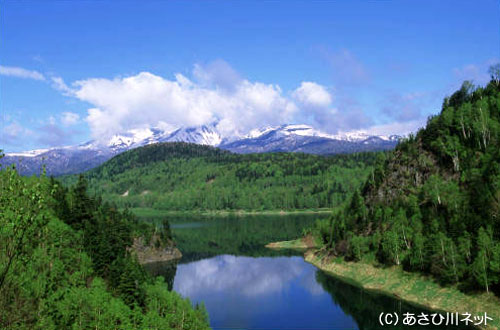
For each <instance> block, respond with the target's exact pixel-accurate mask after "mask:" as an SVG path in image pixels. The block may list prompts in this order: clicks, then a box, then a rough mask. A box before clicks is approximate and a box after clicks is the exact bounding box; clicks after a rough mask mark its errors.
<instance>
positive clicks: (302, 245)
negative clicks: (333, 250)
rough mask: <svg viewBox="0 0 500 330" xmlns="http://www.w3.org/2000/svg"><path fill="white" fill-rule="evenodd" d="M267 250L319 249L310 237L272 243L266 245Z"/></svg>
mask: <svg viewBox="0 0 500 330" xmlns="http://www.w3.org/2000/svg"><path fill="white" fill-rule="evenodd" d="M266 247H267V248H269V249H298V250H304V249H312V248H316V247H319V245H318V243H317V242H315V241H314V238H313V237H312V236H311V235H307V236H306V237H302V238H297V239H293V240H290V241H281V242H273V243H269V244H267V245H266Z"/></svg>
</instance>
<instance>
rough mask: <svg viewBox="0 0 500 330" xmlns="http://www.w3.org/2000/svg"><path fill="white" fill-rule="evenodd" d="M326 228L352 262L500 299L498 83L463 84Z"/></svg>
mask: <svg viewBox="0 0 500 330" xmlns="http://www.w3.org/2000/svg"><path fill="white" fill-rule="evenodd" d="M348 204H349V205H348V206H347V207H345V208H343V209H341V210H340V211H338V212H336V213H335V214H334V215H333V216H332V218H331V219H330V221H329V223H328V222H327V223H324V225H323V226H322V227H321V228H319V231H320V232H321V236H322V238H323V241H324V243H325V247H326V249H328V250H330V251H331V253H333V254H335V255H339V256H344V257H345V258H346V259H347V260H361V259H364V260H375V261H376V262H378V263H381V264H385V265H402V266H403V267H404V268H405V269H407V270H411V271H416V272H422V273H425V274H431V275H432V276H434V277H435V278H436V279H438V280H439V281H441V282H442V283H449V284H454V283H457V284H459V287H460V288H462V289H467V290H478V289H479V290H485V291H490V292H491V291H493V292H495V293H496V294H497V295H499V294H500V285H499V281H500V218H499V217H500V213H499V212H500V84H499V81H498V75H495V76H493V79H492V81H491V82H490V83H489V84H488V85H487V86H486V87H476V86H473V85H472V84H471V83H469V82H465V83H464V84H463V85H462V87H461V88H460V89H459V90H458V91H456V92H455V93H454V94H453V95H451V96H450V97H448V98H446V99H445V100H444V102H443V106H442V110H441V113H440V114H439V115H437V116H433V117H430V118H429V119H428V122H427V126H426V127H425V128H424V129H422V130H420V131H419V132H418V133H417V134H416V135H415V136H410V137H409V138H408V139H406V140H405V141H404V142H402V143H400V144H399V145H398V146H397V147H396V150H395V151H394V152H393V153H391V154H389V156H388V158H387V159H386V160H385V161H383V162H378V163H377V164H376V165H375V168H374V170H373V172H372V174H371V175H369V178H368V180H367V181H366V183H365V184H364V186H363V188H362V189H361V190H360V191H358V192H356V193H355V194H354V195H353V196H352V198H351V200H350V203H348Z"/></svg>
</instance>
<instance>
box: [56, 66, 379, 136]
mask: <svg viewBox="0 0 500 330" xmlns="http://www.w3.org/2000/svg"><path fill="white" fill-rule="evenodd" d="M51 83H52V85H53V87H54V88H56V89H57V90H59V91H61V92H62V93H63V94H65V95H68V96H71V97H75V98H77V99H79V100H81V101H84V102H86V103H88V104H89V105H90V107H89V109H88V110H87V116H86V117H85V118H84V120H85V121H86V122H87V124H88V125H89V128H90V131H91V134H92V136H93V137H94V138H96V139H97V140H98V141H99V140H100V141H105V140H106V139H107V138H109V137H110V136H111V135H113V134H116V133H120V132H123V131H126V130H130V129H137V128H142V127H151V126H156V127H163V128H165V127H166V128H169V129H172V128H178V127H190V126H199V125H206V124H214V125H216V127H217V129H218V130H219V132H221V134H222V135H223V136H233V135H243V134H246V133H248V132H249V131H250V130H252V129H255V128H260V127H262V126H268V125H281V124H284V123H306V124H311V125H313V126H316V127H318V128H321V129H324V130H326V131H327V132H329V133H336V132H337V131H339V130H342V131H345V130H349V129H357V128H359V127H361V126H363V125H365V126H366V125H371V124H372V122H371V119H370V118H368V117H367V116H366V115H365V113H364V112H363V109H362V108H361V107H359V106H348V107H342V102H337V101H336V99H335V98H334V96H333V94H332V92H331V89H329V88H327V87H325V86H322V85H320V84H318V83H315V82H311V81H304V82H302V83H301V84H300V85H299V87H298V88H296V89H295V90H292V91H291V92H287V93H285V92H283V91H282V89H281V88H280V86H278V85H276V84H268V83H262V82H252V81H249V80H247V79H244V78H242V77H241V76H240V75H239V74H238V73H237V72H236V71H235V70H234V69H233V68H232V67H231V66H229V64H227V63H226V62H224V61H221V60H218V61H215V62H211V63H208V64H203V65H202V64H196V65H195V66H194V69H193V72H192V75H191V77H187V76H185V75H183V74H175V75H174V77H173V78H172V79H168V78H165V77H162V76H159V75H156V74H153V73H150V72H141V73H138V74H135V75H131V76H125V77H123V76H122V77H116V78H114V79H108V78H89V79H83V80H79V81H75V82H73V83H71V84H69V85H68V84H66V83H65V82H64V80H63V79H62V78H60V77H51ZM335 103H338V104H335ZM339 105H340V106H339ZM67 119H69V118H66V119H65V121H66V123H67V124H68V123H69V122H68V120H67ZM69 120H70V121H71V119H69ZM76 120H78V118H76Z"/></svg>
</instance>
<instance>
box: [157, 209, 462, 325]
mask: <svg viewBox="0 0 500 330" xmlns="http://www.w3.org/2000/svg"><path fill="white" fill-rule="evenodd" d="M327 216H328V215H325V214H307V215H277V216H270V215H266V216H245V217H235V216H227V217H216V218H208V217H202V216H185V217H180V216H169V217H168V218H169V221H170V223H171V228H172V231H173V235H174V239H175V241H176V242H177V244H178V248H179V249H180V250H181V252H182V253H183V258H182V260H180V261H179V262H167V263H156V264H150V265H148V266H147V269H148V270H149V271H150V272H151V273H152V274H154V275H161V276H163V277H165V279H166V281H167V284H168V286H169V287H170V288H171V289H173V290H175V291H177V292H178V293H180V294H181V295H182V296H184V297H188V298H189V299H190V300H191V301H192V302H193V303H194V304H197V303H204V304H205V306H206V308H207V311H208V313H209V316H210V325H211V326H212V328H213V329H260V330H263V329H321V330H326V329H378V328H388V327H389V326H385V327H382V326H380V324H379V323H378V322H379V321H378V317H379V315H380V313H381V312H392V313H394V312H397V313H398V314H399V315H403V313H406V312H411V313H414V314H415V315H418V314H419V313H421V312H426V311H424V310H422V309H420V308H417V307H415V306H411V305H408V304H406V303H404V302H402V301H400V300H397V299H394V298H391V297H387V296H384V295H380V294H375V293H372V292H367V291H365V290H362V289H360V288H358V287H356V286H353V285H350V284H348V283H346V282H343V281H340V280H338V279H336V278H335V277H332V276H329V275H327V274H326V273H324V272H323V271H321V270H319V269H317V268H316V267H315V266H313V265H311V264H309V263H306V262H305V261H304V259H303V258H302V253H301V252H299V251H292V250H279V251H277V250H271V249H267V248H265V247H264V245H265V244H267V243H269V242H272V241H280V240H289V239H294V238H297V237H300V236H301V234H302V231H303V229H304V228H306V227H309V226H311V225H312V224H313V222H314V221H315V220H316V219H318V218H323V217H327ZM148 220H153V221H154V220H155V219H148ZM390 328H393V329H398V328H402V327H394V326H390ZM411 328H413V329H418V327H415V326H413V327H411ZM432 328H433V327H431V326H425V327H421V329H432ZM434 328H435V329H437V328H439V329H443V328H445V327H434ZM450 329H451V327H450ZM453 329H458V327H453Z"/></svg>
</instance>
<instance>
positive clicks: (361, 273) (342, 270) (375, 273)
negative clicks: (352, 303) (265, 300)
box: [304, 249, 500, 329]
mask: <svg viewBox="0 0 500 330" xmlns="http://www.w3.org/2000/svg"><path fill="white" fill-rule="evenodd" d="M304 259H305V260H306V261H307V262H309V263H311V264H313V265H314V266H316V267H318V268H319V269H321V270H323V271H325V272H327V273H330V274H332V275H333V276H335V277H338V278H340V279H342V280H344V281H346V282H348V283H351V284H354V285H357V286H360V287H362V288H363V289H366V290H373V291H376V292H379V293H383V294H386V295H390V296H394V297H396V298H398V299H401V300H404V301H407V302H409V303H412V304H415V305H419V306H422V307H424V308H428V309H431V310H437V311H443V312H458V313H471V314H472V315H483V316H484V313H485V312H486V313H487V314H488V317H491V318H493V320H492V321H489V322H488V327H487V329H500V299H499V298H498V297H495V296H494V295H493V294H491V293H490V294H487V293H481V294H474V295H469V294H465V293H463V292H461V291H459V290H458V289H457V288H456V287H453V286H450V287H442V286H441V285H439V284H438V283H436V282H434V281H433V280H432V279H431V278H429V277H426V276H423V275H420V274H417V273H409V272H405V271H403V270H402V269H401V267H397V266H393V267H376V266H374V265H371V264H368V263H363V262H346V261H343V260H340V259H339V258H334V257H331V256H328V255H327V254H326V253H325V252H320V251H318V250H311V249H310V250H308V251H306V253H305V255H304Z"/></svg>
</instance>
